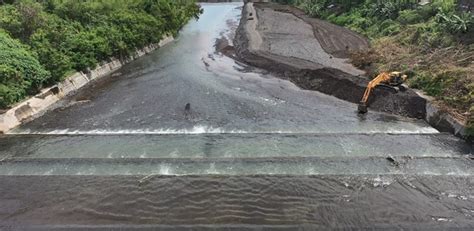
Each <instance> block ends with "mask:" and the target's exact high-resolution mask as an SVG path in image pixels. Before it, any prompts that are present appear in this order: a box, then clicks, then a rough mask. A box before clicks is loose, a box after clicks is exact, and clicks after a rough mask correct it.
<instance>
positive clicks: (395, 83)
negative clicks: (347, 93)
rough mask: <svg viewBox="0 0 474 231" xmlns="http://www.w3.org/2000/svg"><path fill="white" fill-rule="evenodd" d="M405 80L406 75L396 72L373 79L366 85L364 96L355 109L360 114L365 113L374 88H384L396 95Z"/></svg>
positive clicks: (385, 73)
mask: <svg viewBox="0 0 474 231" xmlns="http://www.w3.org/2000/svg"><path fill="white" fill-rule="evenodd" d="M407 79H408V76H407V75H405V74H403V73H401V72H397V71H394V72H390V73H388V72H382V73H380V74H379V75H378V76H377V77H375V79H373V80H372V81H370V82H369V84H368V85H367V89H366V90H365V93H364V96H363V97H362V100H361V101H360V103H359V106H358V108H357V110H358V112H359V113H360V114H365V113H367V111H368V110H367V107H368V102H369V96H370V94H371V93H372V91H373V90H374V89H375V88H376V87H386V88H389V89H390V90H392V91H394V93H397V92H398V91H399V89H400V88H402V87H401V85H402V84H403V83H404V82H405V81H406V80H407ZM402 89H404V88H402Z"/></svg>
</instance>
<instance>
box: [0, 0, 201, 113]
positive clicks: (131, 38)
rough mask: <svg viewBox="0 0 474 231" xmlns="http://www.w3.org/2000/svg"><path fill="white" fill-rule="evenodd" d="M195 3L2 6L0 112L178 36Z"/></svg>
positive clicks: (44, 0) (57, 1)
mask: <svg viewBox="0 0 474 231" xmlns="http://www.w3.org/2000/svg"><path fill="white" fill-rule="evenodd" d="M200 13H201V9H200V8H199V6H198V5H196V2H195V0H107V1H103V0H89V1H77V0H6V1H0V109H2V108H3V109H5V108H7V107H8V106H11V105H12V104H14V103H16V102H19V101H20V100H22V99H24V98H25V97H27V96H28V95H31V94H35V93H37V92H38V91H39V90H40V89H41V88H42V87H44V86H47V85H52V84H54V83H57V82H58V81H61V80H63V79H64V78H65V77H66V76H67V75H68V74H71V73H73V72H75V71H86V70H88V69H93V68H95V67H96V66H97V65H98V64H99V63H100V62H102V61H106V60H107V59H109V58H110V57H119V58H120V57H126V56H129V55H130V54H131V53H132V52H134V51H135V50H136V49H139V48H143V47H145V46H147V45H150V44H153V43H157V42H159V41H160V39H162V38H163V37H164V36H165V35H175V34H176V33H177V32H178V30H179V29H180V28H181V27H182V26H183V25H184V24H185V23H186V22H187V21H188V20H189V19H191V18H192V17H198V16H199V14H200Z"/></svg>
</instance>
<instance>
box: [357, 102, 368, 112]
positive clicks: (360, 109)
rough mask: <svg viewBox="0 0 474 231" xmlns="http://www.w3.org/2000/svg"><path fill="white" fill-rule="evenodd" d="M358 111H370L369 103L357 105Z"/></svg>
mask: <svg viewBox="0 0 474 231" xmlns="http://www.w3.org/2000/svg"><path fill="white" fill-rule="evenodd" d="M357 111H358V112H359V114H365V113H367V112H368V110H367V105H365V104H363V103H360V104H359V106H358V107H357Z"/></svg>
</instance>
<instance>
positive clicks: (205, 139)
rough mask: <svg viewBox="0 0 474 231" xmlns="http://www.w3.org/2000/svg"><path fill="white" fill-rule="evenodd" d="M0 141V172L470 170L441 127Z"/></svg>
mask: <svg viewBox="0 0 474 231" xmlns="http://www.w3.org/2000/svg"><path fill="white" fill-rule="evenodd" d="M19 140H21V142H18V141H19ZM386 140H390V143H384V141H386ZM0 144H1V145H2V147H4V148H3V149H2V150H1V151H0V158H1V162H0V163H1V164H0V175H99V176H101V175H145V176H147V175H337V174H340V175H397V174H407V175H455V176H471V175H474V168H472V160H470V159H469V157H470V156H471V155H472V153H471V152H472V146H470V145H468V144H466V143H463V141H460V140H458V139H456V138H453V137H452V136H450V135H446V134H396V135H394V134H255V133H254V134H200V135H140V134H129V135H9V136H5V137H3V138H2V139H0Z"/></svg>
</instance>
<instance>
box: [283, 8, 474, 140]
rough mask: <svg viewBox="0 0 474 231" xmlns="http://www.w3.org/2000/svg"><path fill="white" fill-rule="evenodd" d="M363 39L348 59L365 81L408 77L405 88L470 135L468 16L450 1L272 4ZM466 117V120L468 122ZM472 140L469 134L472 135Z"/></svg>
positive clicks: (473, 56) (472, 85)
mask: <svg viewBox="0 0 474 231" xmlns="http://www.w3.org/2000/svg"><path fill="white" fill-rule="evenodd" d="M276 1H277V2H281V3H289V4H293V5H295V6H297V7H300V8H301V9H303V10H305V11H306V12H307V13H308V14H310V15H312V16H314V17H319V18H322V19H325V20H328V21H330V22H333V23H335V24H338V25H341V26H344V27H347V28H349V29H351V30H354V31H356V32H359V33H361V34H363V35H365V36H367V37H368V38H369V39H370V40H371V43H372V48H371V49H370V50H369V51H364V52H358V53H354V54H353V55H352V62H353V63H354V65H356V66H358V67H360V68H364V69H366V70H368V73H369V75H370V76H375V75H376V74H377V73H378V72H381V71H394V70H398V71H405V72H408V73H410V80H409V82H408V84H409V85H410V86H411V87H413V88H418V89H422V90H423V91H424V92H426V93H427V94H428V95H431V96H434V97H436V98H437V99H438V100H439V101H440V102H441V103H443V104H444V105H445V106H446V108H447V109H448V110H450V111H451V112H452V114H454V115H458V116H459V118H462V119H467V120H468V121H471V122H468V123H469V124H470V125H469V127H470V129H468V130H469V131H471V132H474V122H472V121H473V119H472V116H473V114H472V113H473V111H474V107H473V105H474V45H473V41H474V16H473V13H472V12H465V11H461V10H460V9H459V8H460V7H459V4H458V3H457V1H455V0H434V1H432V3H430V4H427V5H424V6H421V5H419V4H418V2H419V1H417V0H409V1H398V0H387V1H378V0H351V1H348V0H276ZM469 116H471V119H469ZM472 135H474V133H472Z"/></svg>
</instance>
